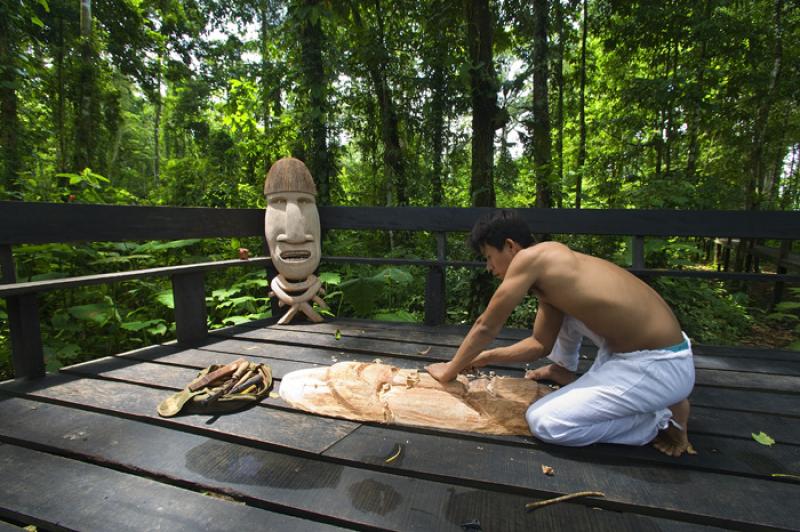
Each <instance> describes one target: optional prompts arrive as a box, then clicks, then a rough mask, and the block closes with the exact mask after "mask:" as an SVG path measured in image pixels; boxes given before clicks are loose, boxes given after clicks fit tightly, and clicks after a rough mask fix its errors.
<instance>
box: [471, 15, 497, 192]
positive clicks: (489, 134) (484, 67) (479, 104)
mask: <svg viewBox="0 0 800 532" xmlns="http://www.w3.org/2000/svg"><path fill="white" fill-rule="evenodd" d="M464 5H465V12H466V22H467V49H468V50H469V61H470V69H469V72H470V94H471V99H472V179H471V181H470V198H471V199H472V206H473V207H494V206H495V192H494V178H493V175H492V170H493V166H494V131H495V125H496V116H497V76H496V75H495V70H494V54H493V50H492V44H493V26H494V20H493V16H492V12H491V9H490V7H489V0H465V2H464Z"/></svg>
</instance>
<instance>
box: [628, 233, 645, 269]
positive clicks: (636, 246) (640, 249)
mask: <svg viewBox="0 0 800 532" xmlns="http://www.w3.org/2000/svg"><path fill="white" fill-rule="evenodd" d="M631 251H632V252H633V256H632V257H631V261H632V264H631V266H632V267H633V269H635V270H643V269H644V237H643V236H641V235H636V236H634V237H633V246H632V247H631Z"/></svg>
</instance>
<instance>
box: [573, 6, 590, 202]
mask: <svg viewBox="0 0 800 532" xmlns="http://www.w3.org/2000/svg"><path fill="white" fill-rule="evenodd" d="M587 4H588V0H583V17H582V19H583V20H582V21H581V75H580V91H579V96H578V98H579V100H578V114H579V119H578V120H579V123H580V140H579V141H578V172H577V174H576V178H575V208H576V209H580V208H581V201H582V200H583V173H584V166H585V164H586V36H587V34H588V33H589V10H588V7H587Z"/></svg>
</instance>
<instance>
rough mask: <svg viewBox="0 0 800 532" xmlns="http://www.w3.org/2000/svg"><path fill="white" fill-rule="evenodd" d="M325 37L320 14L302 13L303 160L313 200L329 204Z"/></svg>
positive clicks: (309, 1) (311, 3)
mask: <svg viewBox="0 0 800 532" xmlns="http://www.w3.org/2000/svg"><path fill="white" fill-rule="evenodd" d="M304 6H305V7H306V8H307V9H308V10H309V11H307V13H308V12H310V11H311V10H314V9H317V10H319V9H322V2H321V1H320V0H305V1H304ZM324 39H325V37H324V35H323V34H322V24H321V22H320V17H314V18H312V17H311V16H309V15H306V16H305V18H304V19H303V20H302V22H301V28H300V44H301V56H302V62H303V65H302V72H303V80H304V84H305V87H304V88H305V91H306V93H307V95H308V98H307V101H306V104H307V106H308V107H307V109H306V110H305V118H304V127H303V129H304V130H305V131H304V134H303V136H304V137H305V139H306V143H307V144H306V150H305V152H306V153H305V155H306V163H307V164H308V169H309V170H310V171H311V175H313V176H314V180H315V181H316V183H317V191H318V196H317V201H318V202H319V203H320V204H321V205H328V204H330V177H331V173H332V172H331V165H330V162H329V161H330V157H329V154H328V139H327V136H328V127H327V123H326V118H327V116H328V113H327V110H328V102H327V94H328V88H327V80H326V77H325V65H324V63H323V60H322V47H323V41H324Z"/></svg>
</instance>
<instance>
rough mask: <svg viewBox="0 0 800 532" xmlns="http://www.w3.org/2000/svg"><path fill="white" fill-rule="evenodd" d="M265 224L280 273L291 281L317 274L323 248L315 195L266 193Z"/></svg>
mask: <svg viewBox="0 0 800 532" xmlns="http://www.w3.org/2000/svg"><path fill="white" fill-rule="evenodd" d="M264 226H265V232H266V237H267V244H268V245H269V251H270V255H271V256H272V263H273V264H274V265H275V269H276V270H278V273H280V274H281V275H283V276H284V277H285V278H286V279H288V280H290V281H302V280H304V279H306V278H308V276H309V275H311V274H312V273H314V270H316V269H317V266H319V260H320V257H321V255H322V250H321V247H320V226H319V212H317V203H316V200H315V199H314V196H313V195H312V194H308V193H306V192H274V193H272V194H267V213H266V216H265V219H264Z"/></svg>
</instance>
